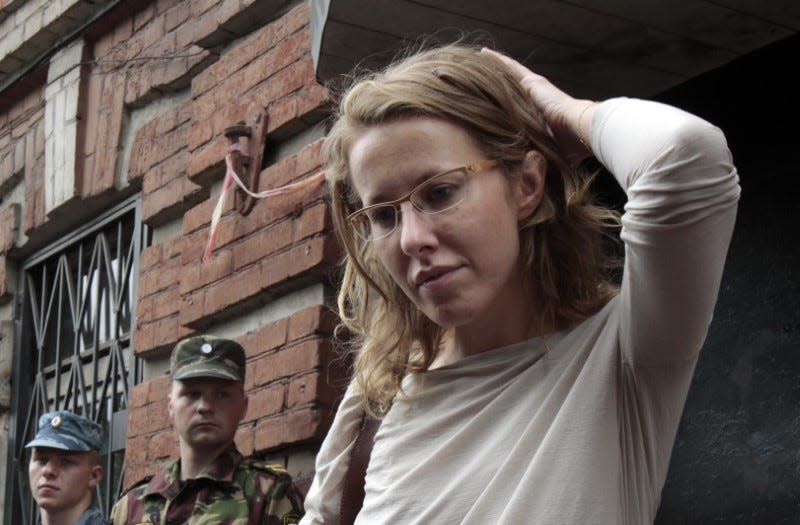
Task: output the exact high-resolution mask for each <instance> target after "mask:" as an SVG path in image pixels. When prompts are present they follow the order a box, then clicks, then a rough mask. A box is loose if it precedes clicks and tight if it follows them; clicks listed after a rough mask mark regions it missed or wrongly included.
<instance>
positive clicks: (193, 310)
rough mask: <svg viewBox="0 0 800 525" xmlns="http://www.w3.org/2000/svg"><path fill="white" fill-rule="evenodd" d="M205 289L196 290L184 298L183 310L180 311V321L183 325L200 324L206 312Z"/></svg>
mask: <svg viewBox="0 0 800 525" xmlns="http://www.w3.org/2000/svg"><path fill="white" fill-rule="evenodd" d="M205 299H206V293H205V291H200V292H195V293H193V294H190V295H187V296H185V297H184V298H183V304H182V306H181V311H180V312H179V313H178V322H179V323H180V324H181V325H183V326H190V325H191V324H198V322H199V320H200V319H203V315H204V312H205V307H206V304H205Z"/></svg>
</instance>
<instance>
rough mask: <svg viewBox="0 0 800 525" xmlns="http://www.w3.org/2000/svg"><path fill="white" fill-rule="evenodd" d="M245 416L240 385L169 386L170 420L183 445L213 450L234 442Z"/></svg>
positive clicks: (188, 382) (192, 382)
mask: <svg viewBox="0 0 800 525" xmlns="http://www.w3.org/2000/svg"><path fill="white" fill-rule="evenodd" d="M246 412H247V396H246V395H245V394H244V388H243V384H242V382H241V381H228V380H225V379H210V378H198V379H184V380H178V381H173V382H172V390H171V391H170V394H169V416H170V419H171V420H172V424H173V425H174V427H175V430H176V431H177V432H178V435H179V436H180V440H181V443H182V444H186V445H188V446H189V447H191V448H193V449H195V450H216V449H218V448H221V447H224V446H227V445H228V444H230V443H231V442H233V437H234V436H235V435H236V429H237V428H238V426H239V423H240V422H241V421H242V419H244V415H245V413H246Z"/></svg>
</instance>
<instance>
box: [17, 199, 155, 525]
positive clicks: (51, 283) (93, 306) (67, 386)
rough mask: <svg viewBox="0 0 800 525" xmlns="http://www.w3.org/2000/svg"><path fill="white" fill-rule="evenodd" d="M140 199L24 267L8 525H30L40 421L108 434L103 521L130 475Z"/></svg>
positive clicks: (143, 233)
mask: <svg viewBox="0 0 800 525" xmlns="http://www.w3.org/2000/svg"><path fill="white" fill-rule="evenodd" d="M140 217H141V207H140V201H139V200H138V198H131V199H129V200H127V201H126V202H124V203H122V204H120V205H118V206H117V207H115V208H114V209H113V210H111V211H109V212H107V213H105V214H103V215H102V216H101V217H99V218H98V219H97V220H95V221H93V222H92V223H91V224H89V225H86V226H85V227H83V228H81V229H80V230H78V231H76V232H73V233H72V234H70V235H68V236H66V237H65V238H63V239H62V240H61V241H59V242H58V243H56V244H55V245H53V246H50V247H48V248H47V249H45V250H42V251H41V252H39V253H37V254H34V255H33V256H32V257H30V258H29V259H28V260H26V261H25V262H24V263H23V264H22V265H21V271H20V286H19V288H18V290H19V294H18V297H17V303H16V313H15V318H16V326H17V336H16V347H15V351H14V377H15V379H16V378H22V380H16V381H15V382H14V391H13V398H12V418H11V425H12V428H11V429H10V436H9V437H10V439H9V447H10V450H9V459H10V460H11V461H9V465H10V467H9V468H10V472H9V473H8V476H7V478H6V479H8V480H9V482H10V483H9V485H10V486H9V487H8V492H7V495H6V498H7V499H6V501H7V503H8V505H7V507H6V516H5V519H6V523H9V524H10V523H13V524H15V525H17V524H22V525H29V524H30V525H33V524H35V523H36V522H37V519H38V511H37V509H36V504H35V502H34V501H33V498H32V497H31V494H30V490H29V489H28V479H27V465H28V459H29V451H28V450H27V449H25V448H24V447H25V443H27V442H28V441H30V440H31V439H32V438H33V436H34V435H35V433H36V425H37V421H38V419H39V416H40V415H41V414H43V413H44V412H48V411H51V410H71V411H73V412H77V413H80V414H83V415H84V416H86V417H89V418H91V419H93V420H94V421H96V422H98V423H100V424H101V425H102V426H103V428H104V429H105V431H106V449H105V450H104V451H103V466H104V475H103V483H102V484H101V486H99V487H98V489H97V493H96V503H97V504H98V505H99V506H100V507H101V508H102V509H103V511H104V512H105V513H106V514H107V513H108V511H109V510H110V506H111V505H112V504H113V503H114V497H115V496H116V495H117V494H118V493H119V489H120V485H121V483H122V477H123V471H124V454H125V453H124V449H125V439H126V434H127V408H128V397H129V393H130V390H131V387H132V386H133V385H134V384H136V383H138V382H139V381H140V380H141V371H140V366H139V363H138V361H137V359H136V358H135V356H134V354H133V345H132V334H133V332H134V327H135V312H136V304H135V302H136V285H137V279H138V275H139V272H138V267H139V254H140V253H141V251H142V249H143V247H144V246H146V245H147V242H148V240H147V237H148V235H149V234H148V231H147V229H146V227H145V226H143V225H142V224H141V219H140Z"/></svg>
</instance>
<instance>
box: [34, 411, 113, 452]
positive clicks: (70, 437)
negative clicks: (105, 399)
mask: <svg viewBox="0 0 800 525" xmlns="http://www.w3.org/2000/svg"><path fill="white" fill-rule="evenodd" d="M102 446H103V427H101V426H100V425H98V424H97V423H95V422H94V421H92V420H90V419H86V418H85V417H83V416H79V415H78V414H75V413H74V412H69V411H66V410H59V411H57V412H48V413H46V414H42V416H41V417H40V418H39V430H38V431H37V432H36V437H35V438H33V441H30V442H29V443H27V444H26V445H25V448H32V447H48V448H57V449H61V450H73V451H76V452H89V451H90V450H97V451H99V450H100V449H101V448H102Z"/></svg>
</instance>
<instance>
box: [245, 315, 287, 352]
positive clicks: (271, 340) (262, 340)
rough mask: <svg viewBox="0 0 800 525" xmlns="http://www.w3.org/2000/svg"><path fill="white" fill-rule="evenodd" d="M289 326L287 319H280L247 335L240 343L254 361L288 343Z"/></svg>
mask: <svg viewBox="0 0 800 525" xmlns="http://www.w3.org/2000/svg"><path fill="white" fill-rule="evenodd" d="M287 326H288V321H287V319H279V320H278V321H275V322H273V323H269V324H267V325H264V326H262V327H261V328H259V329H258V330H254V331H252V332H249V333H247V334H246V335H245V336H244V337H242V338H241V340H240V341H239V343H240V344H241V345H242V346H243V347H244V349H245V351H246V352H247V357H248V358H249V359H252V358H253V357H256V356H260V355H262V354H263V353H265V352H267V351H269V350H274V349H275V348H278V347H279V346H281V345H283V344H284V343H286V329H287Z"/></svg>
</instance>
